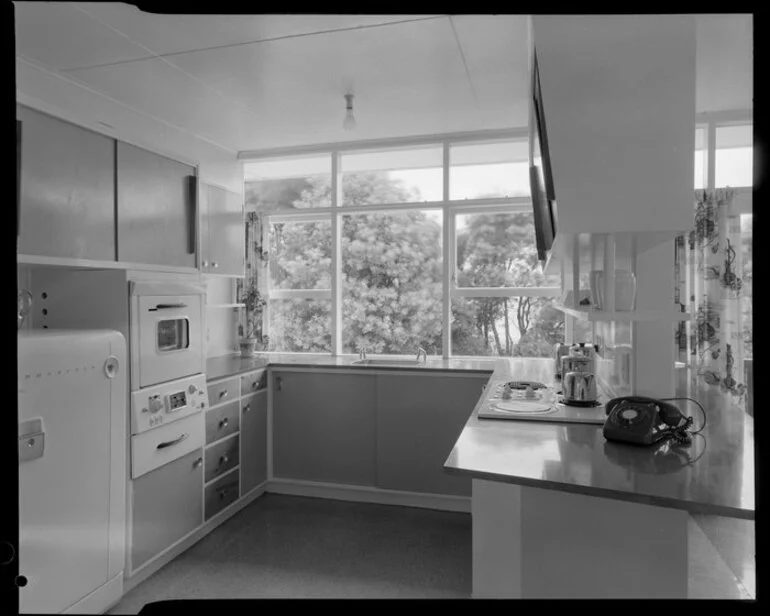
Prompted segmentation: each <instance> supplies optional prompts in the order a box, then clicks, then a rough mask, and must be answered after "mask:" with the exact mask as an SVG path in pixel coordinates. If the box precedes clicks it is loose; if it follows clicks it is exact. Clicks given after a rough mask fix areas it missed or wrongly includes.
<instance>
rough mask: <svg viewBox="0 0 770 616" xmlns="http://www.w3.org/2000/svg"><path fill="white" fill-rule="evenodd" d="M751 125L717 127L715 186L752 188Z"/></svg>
mask: <svg viewBox="0 0 770 616" xmlns="http://www.w3.org/2000/svg"><path fill="white" fill-rule="evenodd" d="M751 146H752V136H751V124H737V125H731V126H717V127H716V158H715V167H714V170H715V173H716V181H715V185H716V186H717V187H720V186H732V187H733V188H734V187H736V186H752V185H753V183H752V147H751Z"/></svg>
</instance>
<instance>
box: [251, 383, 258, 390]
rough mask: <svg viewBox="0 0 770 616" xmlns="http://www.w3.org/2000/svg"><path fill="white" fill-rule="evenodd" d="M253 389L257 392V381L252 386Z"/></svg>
mask: <svg viewBox="0 0 770 616" xmlns="http://www.w3.org/2000/svg"><path fill="white" fill-rule="evenodd" d="M251 388H252V389H253V390H254V391H257V382H256V381H254V382H253V383H252V384H251Z"/></svg>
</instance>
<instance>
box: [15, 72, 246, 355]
mask: <svg viewBox="0 0 770 616" xmlns="http://www.w3.org/2000/svg"><path fill="white" fill-rule="evenodd" d="M16 92H17V94H16V100H17V102H19V103H21V104H23V105H27V106H29V107H32V108H34V109H37V110H39V111H42V112H45V113H49V114H51V115H54V116H57V117H59V118H62V119H63V120H67V121H69V122H73V123H75V124H78V125H81V126H83V127H85V128H89V129H91V130H95V131H97V132H99V133H102V134H104V135H107V136H110V137H114V138H115V139H121V140H123V141H126V142H129V143H132V144H134V145H137V146H139V147H143V148H146V149H148V150H152V151H155V152H157V153H159V154H163V155H166V156H169V157H170V158H175V159H177V160H180V161H183V162H188V163H191V164H197V165H198V166H199V177H200V179H201V180H204V181H209V182H212V183H216V184H219V185H221V186H223V187H224V188H227V189H228V190H231V191H234V192H236V193H239V194H241V195H242V194H243V165H242V163H241V162H240V161H238V160H237V152H235V151H234V150H228V149H225V148H223V147H221V146H218V145H215V144H213V143H211V142H208V141H206V140H204V139H202V138H200V137H197V136H195V135H192V134H190V133H187V132H185V131H183V130H180V129H178V128H175V127H173V126H170V125H168V124H165V123H164V122H161V121H159V120H157V119H155V118H152V117H150V116H148V115H146V114H143V113H140V112H138V111H136V110H134V109H132V108H130V107H128V106H126V105H124V104H122V103H119V102H117V101H115V100H113V99H111V98H109V97H106V96H104V95H102V94H99V93H97V92H95V91H93V90H91V89H89V88H87V87H85V86H82V85H80V84H78V83H76V82H74V81H71V80H69V79H66V78H65V77H62V76H61V75H59V74H57V73H55V72H52V71H49V70H47V69H44V68H42V67H39V66H37V65H35V64H33V63H31V62H28V61H26V60H22V59H20V58H17V59H16ZM107 125H109V126H107ZM19 285H20V286H21V287H23V285H22V284H21V280H20V281H19ZM214 301H219V300H217V299H215V300H214ZM207 323H208V325H209V331H210V335H209V339H210V341H211V345H210V348H209V352H208V355H209V356H211V355H212V354H214V355H215V354H222V352H227V351H223V350H224V349H225V348H227V349H230V350H232V347H233V345H234V341H233V340H232V335H230V338H227V339H225V340H222V341H220V340H219V339H218V336H220V335H222V334H223V333H225V332H230V331H231V330H232V329H233V327H232V324H233V323H234V313H233V311H232V310H216V311H213V310H209V311H208V318H207Z"/></svg>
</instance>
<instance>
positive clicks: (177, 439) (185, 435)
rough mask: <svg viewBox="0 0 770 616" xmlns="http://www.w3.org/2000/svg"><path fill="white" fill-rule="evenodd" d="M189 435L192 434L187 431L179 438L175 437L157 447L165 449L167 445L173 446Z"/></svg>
mask: <svg viewBox="0 0 770 616" xmlns="http://www.w3.org/2000/svg"><path fill="white" fill-rule="evenodd" d="M188 436H190V435H189V434H187V433H185V434H183V435H182V436H180V437H179V438H176V439H174V440H173V441H166V442H165V443H161V444H160V445H158V446H157V448H156V449H165V448H166V447H171V446H172V445H176V444H178V443H181V442H182V441H183V440H185V439H186V438H187V437H188Z"/></svg>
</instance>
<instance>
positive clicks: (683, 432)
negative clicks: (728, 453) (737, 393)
mask: <svg viewBox="0 0 770 616" xmlns="http://www.w3.org/2000/svg"><path fill="white" fill-rule="evenodd" d="M671 399H674V400H676V399H678V398H671ZM682 399H687V400H692V398H682ZM692 401H693V402H695V403H696V404H698V406H700V403H698V402H697V400H692ZM605 408H606V411H607V419H606V420H605V422H604V428H603V434H604V438H606V439H607V440H608V441H622V442H626V443H633V444H636V445H652V444H653V443H657V442H658V441H661V440H663V439H673V440H674V441H676V442H677V443H679V444H681V445H689V444H690V442H691V439H690V434H697V433H698V432H700V431H701V430H703V427H701V428H700V430H698V431H697V432H692V431H691V430H690V428H691V427H692V424H693V419H692V417H685V416H684V415H683V414H682V412H681V411H680V410H679V409H678V408H677V407H676V406H674V405H673V404H669V403H667V402H664V401H663V400H656V399H655V398H645V397H644V396H627V397H623V398H613V399H612V400H610V401H609V402H608V403H607V405H606V407H605ZM700 408H701V411H703V407H702V406H700ZM703 420H704V422H703V425H704V426H705V420H706V415H705V412H704V414H703Z"/></svg>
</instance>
